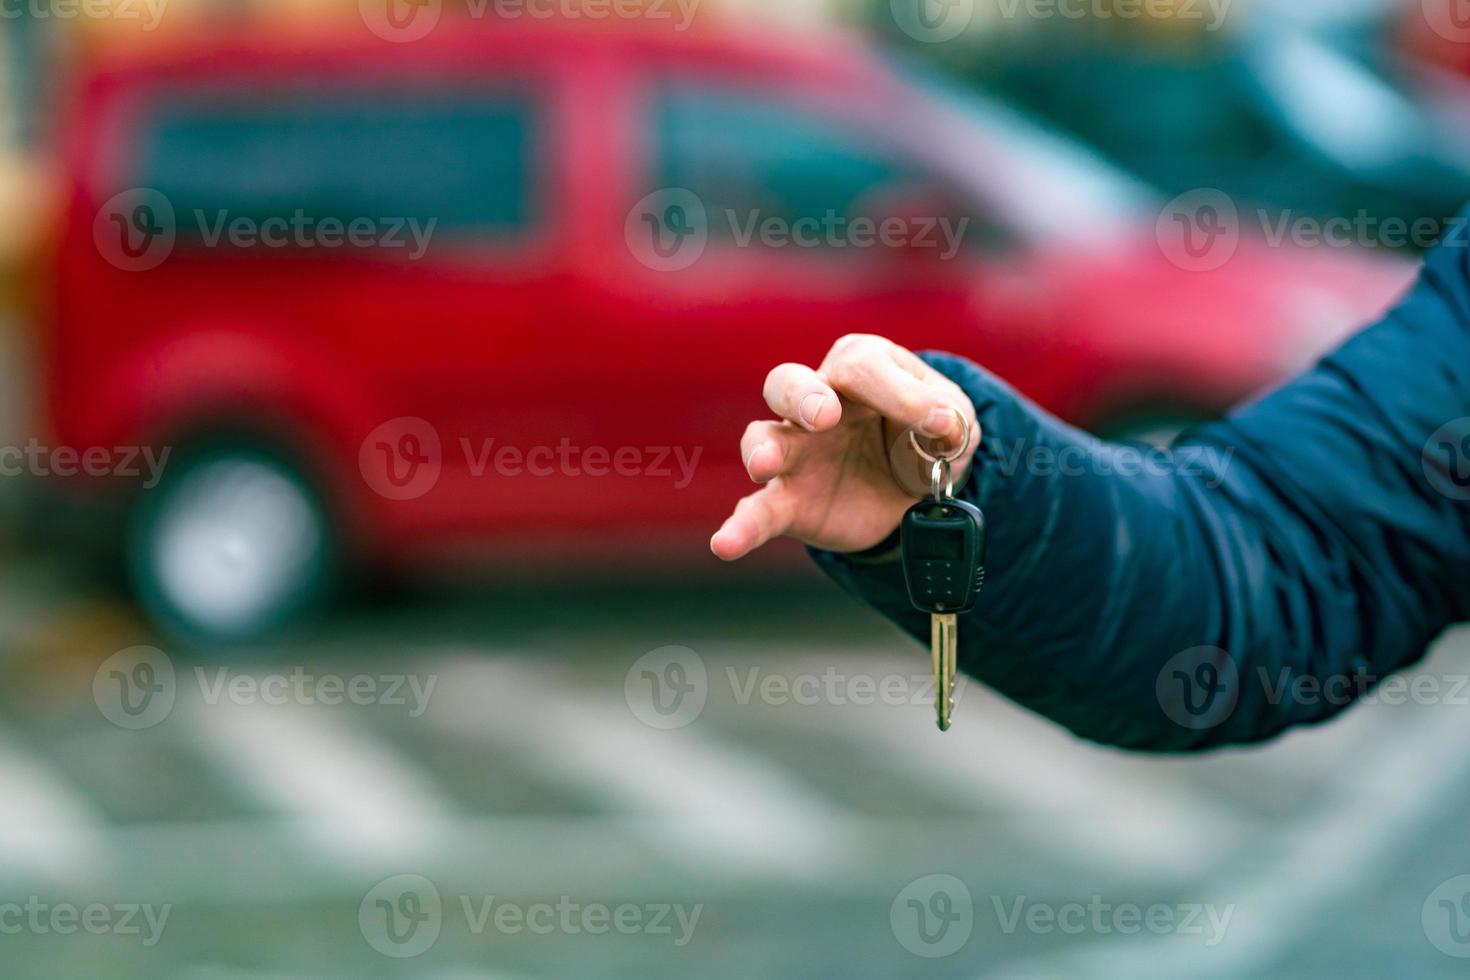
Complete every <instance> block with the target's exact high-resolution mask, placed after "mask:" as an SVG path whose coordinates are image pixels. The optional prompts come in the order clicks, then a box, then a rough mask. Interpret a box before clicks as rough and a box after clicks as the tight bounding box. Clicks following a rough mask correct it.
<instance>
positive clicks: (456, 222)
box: [134, 90, 542, 237]
mask: <svg viewBox="0 0 1470 980" xmlns="http://www.w3.org/2000/svg"><path fill="white" fill-rule="evenodd" d="M540 110H541V107H540V105H539V104H537V103H536V102H535V101H534V98H533V97H532V96H530V95H520V94H517V95H510V94H506V93H499V94H481V93H471V94H466V93H462V92H454V93H448V92H434V93H422V92H420V93H410V94H406V93H404V92H402V91H399V92H394V93H392V94H383V95H380V94H368V93H363V92H354V93H351V94H343V93H322V94H311V93H304V92H301V91H297V90H293V91H291V92H289V93H283V94H281V95H278V96H275V97H267V96H262V95H260V94H258V93H254V94H251V95H249V96H241V95H237V94H233V93H232V94H231V95H229V96H219V97H200V96H192V97H189V98H188V99H187V100H180V99H175V100H171V101H167V102H163V103H161V104H158V105H157V106H155V107H154V108H153V109H152V111H151V119H150V120H149V122H148V123H147V124H146V125H145V133H146V135H145V136H144V138H143V143H142V145H141V147H140V148H139V150H140V154H141V157H140V159H139V165H138V168H137V172H136V174H135V177H134V185H135V186H142V187H149V188H152V189H154V190H157V191H160V192H161V193H163V194H164V195H165V196H166V197H167V198H168V199H169V201H170V203H171V204H172V205H173V207H174V210H175V213H176V214H177V215H178V216H179V232H180V235H181V237H183V236H185V235H186V234H187V233H189V232H191V231H193V230H194V229H195V228H196V227H197V226H198V224H199V222H198V220H197V217H196V212H202V213H203V215H202V217H204V218H205V219H206V223H207V224H212V223H214V222H216V221H217V220H218V218H219V217H220V216H222V215H227V216H228V218H229V219H234V218H237V217H240V218H247V219H251V220H254V221H257V222H261V221H265V220H267V219H272V218H285V219H287V220H290V219H291V218H292V217H293V216H295V215H297V214H298V213H301V212H304V213H305V215H306V216H307V217H309V218H310V219H312V220H317V221H320V220H322V219H325V218H338V219H341V220H342V221H343V222H350V221H353V220H358V219H363V218H367V219H370V220H374V221H381V220H384V219H417V220H419V221H421V222H427V221H429V220H435V221H436V227H437V229H438V231H439V232H440V233H441V234H450V235H454V236H456V237H501V236H506V237H509V236H515V235H517V233H519V232H522V231H523V230H525V229H526V228H528V226H530V225H531V224H533V222H534V221H535V219H536V213H535V212H536V210H537V207H536V201H535V200H533V191H532V187H533V185H534V183H535V179H534V176H533V175H534V174H535V171H536V168H537V166H538V158H539V147H538V143H539V138H540V133H539V122H540V120H541V115H542V114H541V111H540Z"/></svg>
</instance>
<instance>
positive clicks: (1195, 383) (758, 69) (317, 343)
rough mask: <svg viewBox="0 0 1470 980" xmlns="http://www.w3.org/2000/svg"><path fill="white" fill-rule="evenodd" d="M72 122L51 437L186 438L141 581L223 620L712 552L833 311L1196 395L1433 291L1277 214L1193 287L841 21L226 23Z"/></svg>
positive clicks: (1035, 149) (88, 79)
mask: <svg viewBox="0 0 1470 980" xmlns="http://www.w3.org/2000/svg"><path fill="white" fill-rule="evenodd" d="M64 136H65V173H66V175H67V180H68V200H67V209H66V218H65V222H64V226H63V228H62V231H61V237H60V240H59V243H58V247H57V248H56V249H55V251H54V281H55V291H54V308H53V311H52V321H53V322H52V323H51V324H50V327H51V330H50V336H49V350H50V358H49V377H48V385H47V388H48V391H47V394H48V399H49V411H50V419H51V422H52V427H53V433H52V437H53V438H54V439H55V441H56V443H57V444H58V445H65V446H71V447H77V448H86V447H127V446H138V445H146V446H151V447H167V448H169V449H170V452H171V454H170V456H169V458H168V461H167V465H166V467H164V468H163V471H162V476H161V478H160V480H159V482H158V485H157V486H153V487H151V488H149V489H147V490H146V491H139V490H137V489H136V488H134V491H133V492H130V493H129V494H128V506H129V507H130V511H131V513H130V517H129V520H128V534H129V547H128V549H127V553H128V555H129V556H130V557H129V567H130V572H131V576H132V581H133V583H134V585H135V587H136V589H137V591H138V593H139V595H140V596H141V597H142V599H143V600H144V602H145V604H146V605H147V606H148V607H149V608H150V610H151V611H152V612H153V613H154V614H155V615H156V616H157V617H158V618H160V619H161V620H162V621H164V622H166V623H168V624H170V625H172V626H174V627H175V628H177V629H179V630H182V631H184V632H187V633H189V634H192V635H194V636H196V637H202V638H208V639H226V638H232V637H245V636H251V635H256V634H258V633H260V632H261V631H263V630H267V629H270V628H272V627H274V626H277V625H279V624H281V623H282V622H284V621H286V620H288V619H290V618H292V617H293V616H294V615H296V614H297V613H299V612H301V611H302V610H303V609H304V608H306V607H308V606H310V605H312V604H314V603H315V602H317V601H318V600H319V599H320V597H321V596H322V595H323V594H325V592H326V590H327V589H328V586H329V584H330V583H331V581H332V580H333V579H334V577H335V576H336V575H337V574H338V573H339V572H341V571H342V570H344V569H363V568H373V569H377V568H381V567H386V566H402V565H404V564H406V563H417V562H420V561H422V560H430V559H442V558H444V557H446V556H449V555H466V554H473V555H477V556H481V557H490V558H493V559H495V560H497V561H499V562H502V563H507V562H514V565H513V566H511V567H515V568H516V569H517V570H518V571H519V570H523V569H529V568H531V567H532V565H531V562H532V561H534V562H537V563H539V564H541V565H542V566H545V567H549V568H556V569H560V570H562V571H565V570H566V569H569V568H571V567H573V563H574V562H575V563H576V567H578V568H582V567H607V566H608V565H609V564H612V563H619V562H625V561H627V560H629V559H631V558H634V557H640V556H642V557H657V558H658V559H659V560H660V561H661V562H663V563H664V564H665V565H666V566H668V567H671V568H674V569H677V570H687V569H689V568H690V566H691V564H692V563H694V562H699V561H705V560H710V561H712V559H709V557H708V552H707V551H706V549H705V541H706V538H707V535H708V534H709V533H710V531H711V530H712V529H713V528H714V527H715V526H716V525H717V523H718V520H719V518H720V517H721V516H722V515H723V514H724V512H725V511H726V510H727V508H728V507H729V506H730V504H731V502H732V501H733V499H734V498H735V497H736V496H738V495H739V494H741V493H744V492H746V490H747V488H748V484H747V481H746V478H745V476H744V472H743V468H742V463H741V460H740V458H739V455H738V450H737V447H738V442H739V438H740V434H741V431H742V429H743V427H744V425H745V423H746V421H747V420H748V419H750V418H752V417H757V416H762V415H765V414H766V409H765V408H764V406H763V404H762V403H761V400H760V391H761V383H762V380H763V378H764V376H765V374H766V372H767V370H768V369H769V368H770V367H771V366H773V365H774V364H776V363H778V362H780V361H783V360H796V361H805V362H808V363H815V362H817V361H818V360H819V359H820V358H821V356H822V354H823V353H824V352H825V351H826V350H827V348H828V347H829V346H830V345H831V344H832V343H833V341H834V340H836V339H837V338H838V337H840V336H841V335H843V334H846V333H850V332H872V333H879V334H883V335H886V336H889V337H891V338H893V339H895V340H897V341H899V342H901V343H903V344H906V345H909V346H912V347H915V348H944V349H949V350H952V351H956V352H959V353H963V354H967V355H970V356H972V357H975V358H978V359H980V360H982V361H983V362H985V363H986V364H987V365H988V366H990V367H991V368H993V369H994V370H995V371H997V372H998V373H1000V374H1002V375H1004V376H1006V377H1007V378H1009V379H1010V380H1011V381H1013V382H1014V383H1015V384H1016V385H1017V386H1018V387H1020V388H1021V389H1022V390H1023V391H1025V392H1027V393H1028V394H1030V395H1031V396H1032V397H1034V398H1036V399H1037V400H1039V401H1040V402H1041V403H1043V404H1045V405H1047V406H1048V407H1050V408H1051V409H1053V410H1055V411H1057V412H1058V413H1060V414H1062V415H1063V416H1066V417H1068V418H1070V419H1072V420H1074V421H1077V422H1080V423H1083V424H1086V425H1090V426H1094V427H1106V426H1109V425H1115V424H1123V423H1124V422H1129V421H1133V422H1136V421H1138V420H1139V419H1141V418H1149V419H1159V418H1166V419H1168V420H1171V421H1173V420H1180V419H1189V418H1197V417H1201V416H1206V415H1210V414H1213V413H1216V412H1218V411H1220V410H1221V409H1223V408H1224V407H1226V406H1228V405H1229V404H1231V403H1232V402H1235V401H1236V400H1238V399H1240V398H1241V397H1242V396H1245V395H1247V394H1250V393H1252V392H1254V391H1256V390H1258V389H1260V388H1262V387H1263V386H1265V385H1268V384H1270V383H1272V382H1273V381H1275V380H1277V379H1279V378H1280V377H1282V376H1283V375H1284V374H1286V373H1288V372H1290V371H1292V370H1295V369H1297V368H1299V367H1301V366H1303V365H1304V364H1305V363H1307V361H1308V360H1309V359H1310V358H1311V357H1312V356H1314V355H1315V354H1317V353H1318V352H1320V351H1322V350H1324V349H1325V348H1327V347H1328V346H1329V345H1331V344H1332V343H1334V342H1335V341H1336V340H1338V339H1340V338H1341V337H1342V336H1343V335H1344V334H1345V333H1346V332H1347V331H1348V330H1349V329H1350V328H1351V327H1353V326H1355V325H1358V324H1361V323H1363V322H1366V321H1367V320H1368V319H1369V318H1370V317H1372V316H1373V315H1374V314H1376V313H1377V312H1378V311H1380V310H1381V309H1382V308H1383V307H1384V306H1385V305H1386V304H1387V302H1388V301H1389V300H1390V299H1391V298H1392V296H1393V295H1394V294H1395V293H1396V292H1397V290H1398V289H1400V288H1401V287H1402V286H1403V285H1404V284H1405V282H1406V280H1407V276H1408V271H1407V269H1406V267H1405V266H1404V265H1402V264H1401V263H1399V262H1397V261H1392V260H1389V259H1370V258H1368V257H1365V256H1364V255H1360V254H1349V253H1346V252H1343V251H1340V250H1334V249H1326V248H1322V249H1315V250H1311V251H1308V250H1302V249H1297V250H1291V249H1288V248H1283V247H1275V248H1268V247H1267V246H1266V244H1265V242H1264V240H1262V239H1261V238H1260V236H1258V235H1251V234H1245V235H1243V236H1242V238H1241V240H1240V242H1239V245H1238V247H1237V248H1236V250H1235V252H1234V255H1233V258H1231V259H1230V261H1228V262H1226V263H1224V264H1223V265H1222V266H1221V267H1219V268H1217V269H1214V270H1213V271H1209V272H1190V271H1186V269H1184V268H1181V264H1188V263H1187V262H1186V263H1179V262H1172V261H1170V258H1169V257H1168V256H1166V254H1165V251H1164V250H1163V249H1161V248H1160V245H1159V241H1158V240H1157V238H1156V235H1155V222H1156V220H1157V219H1158V218H1159V214H1160V211H1159V207H1160V204H1159V202H1156V201H1155V200H1153V198H1152V196H1151V194H1150V192H1149V191H1148V190H1147V189H1146V188H1143V187H1141V186H1139V185H1137V184H1135V183H1133V182H1131V181H1130V180H1128V179H1127V178H1125V177H1123V176H1121V175H1118V174H1116V173H1114V172H1112V171H1110V170H1108V169H1106V167H1104V166H1103V165H1102V164H1100V163H1099V162H1097V161H1096V160H1095V159H1094V158H1093V157H1092V156H1090V155H1089V154H1087V153H1085V152H1084V151H1082V150H1080V149H1079V148H1077V147H1076V146H1074V145H1072V144H1070V143H1067V142H1064V141H1062V140H1060V139H1058V138H1056V137H1053V136H1051V135H1049V134H1047V133H1045V132H1042V131H1040V130H1038V129H1037V128H1035V127H1034V126H1032V125H1031V124H1030V123H1029V122H1028V121H1026V120H1025V119H1023V118H1021V117H1018V116H1016V115H1014V114H1012V113H1011V112H1009V111H1008V110H1006V109H1004V108H1003V107H1000V106H997V105H994V104H990V103H988V102H986V101H984V100H983V99H981V98H979V97H977V96H971V95H963V94H959V93H956V92H951V91H948V90H946V89H944V88H943V86H942V85H939V84H937V83H934V82H931V81H927V80H924V79H922V78H920V77H919V76H917V75H914V74H910V73H908V72H906V71H904V70H901V69H899V68H896V67H895V66H894V65H893V64H891V63H890V62H888V61H887V60H886V59H885V58H884V57H882V56H880V55H879V54H877V53H876V52H874V51H873V50H872V49H870V48H868V47H867V46H865V45H863V44H861V43H857V42H853V41H849V40H842V39H836V40H823V41H818V40H815V39H813V38H811V37H799V38H790V39H774V40H773V39H769V38H762V39H753V38H748V37H738V36H729V35H721V36H714V35H704V34H700V35H693V34H678V33H675V32H672V31H656V30H654V29H652V28H650V29H648V30H640V31H624V32H619V33H616V34H607V33H592V32H588V31H585V30H573V29H569V28H567V27H565V26H559V25H534V26H527V27H526V28H525V29H510V28H508V27H506V26H504V25H499V26H488V25H478V26H468V27H466V28H464V29H462V30H457V31H451V30H442V29H441V30H440V31H439V32H438V33H437V34H436V35H434V36H431V37H429V38H427V39H424V40H422V41H418V42H416V43H412V44H390V43H386V42H383V41H379V40H377V39H374V38H371V37H370V36H364V37H360V38H359V37H345V36H344V37H331V38H317V39H314V40H312V41H311V42H310V43H305V42H303V41H301V40H300V39H296V40H291V41H286V40H279V39H271V38H269V37H260V38H246V39H242V38H240V37H239V36H232V37H230V38H213V39H209V38H199V39H197V40H196V41H194V42H193V43H191V44H188V45H182V46H177V45H176V46H173V47H171V48H170V49H169V50H168V51H167V52H166V53H154V54H134V55H131V56H129V57H127V58H119V59H117V60H114V61H111V62H109V63H107V64H104V65H97V66H94V67H93V68H92V70H90V71H89V72H88V73H87V74H86V76H85V77H84V78H82V79H80V80H79V82H78V85H77V86H76V92H75V97H74V100H73V101H72V102H71V109H70V111H69V114H68V116H67V118H66V127H65V132H64ZM804 219H805V223H804ZM859 219H866V221H868V222H871V224H864V223H863V221H860V220H859ZM884 219H888V224H887V225H881V224H878V222H882V221H883V220H884ZM811 221H816V222H817V224H815V225H813V224H811V223H810V222H811ZM772 222H774V223H772ZM946 222H947V223H946ZM885 227H886V228H888V229H889V230H890V231H893V232H894V234H882V235H878V236H876V237H877V238H878V239H879V240H877V241H874V240H873V239H874V236H873V235H872V234H871V231H872V230H873V229H874V228H880V229H881V228H885ZM354 228H355V229H356V230H357V231H358V232H360V234H358V235H356V236H354V235H353V234H352V230H353V229H354ZM945 229H948V234H947V235H946V233H945ZM957 230H958V231H962V232H963V234H962V235H957V234H955V232H956V231H957ZM793 237H799V238H800V239H801V240H800V242H795V241H793V240H792V239H793ZM94 482H96V483H97V484H98V485H99V486H100V485H103V484H107V483H108V481H100V480H99V481H94ZM145 482H147V481H145ZM109 485H110V484H109Z"/></svg>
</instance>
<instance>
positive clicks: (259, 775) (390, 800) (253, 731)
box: [180, 685, 451, 866]
mask: <svg viewBox="0 0 1470 980" xmlns="http://www.w3.org/2000/svg"><path fill="white" fill-rule="evenodd" d="M190 690H191V689H190V688H189V687H188V686H187V685H183V686H181V693H180V714H181V715H182V717H183V718H184V719H186V721H187V723H188V724H189V725H190V728H191V734H192V735H193V743H194V744H195V745H196V746H197V747H198V749H199V750H200V751H201V752H203V753H204V754H205V755H206V756H207V757H208V758H209V759H211V760H212V761H214V762H215V763H217V764H218V765H219V766H220V767H222V768H223V770H224V771H225V772H226V774H227V775H228V776H230V777H231V778H232V779H234V781H235V782H236V783H237V784H238V785H239V786H240V787H242V788H243V789H244V790H245V791H246V792H247V793H250V794H252V795H253V796H255V797H256V798H257V799H258V800H259V801H261V802H262V803H263V804H264V805H265V806H267V807H268V808H270V809H272V810H274V811H276V812H279V813H281V814H283V815H284V816H286V817H287V818H288V819H289V820H290V822H291V825H292V827H293V828H294V830H295V832H296V833H298V834H299V835H301V836H302V837H303V838H304V839H305V840H306V842H307V844H308V845H309V846H310V847H311V848H312V849H313V850H318V851H319V852H320V853H322V854H324V855H327V856H330V857H331V858H332V859H335V860H337V861H341V862H346V863H347V864H348V865H349V866H357V863H358V862H360V861H361V860H363V859H395V858H410V857H413V856H416V855H421V854H424V853H425V852H426V851H428V850H430V849H432V848H434V847H435V846H437V845H438V844H439V843H441V842H442V839H443V833H444V831H445V827H446V825H447V824H448V823H449V820H450V816H451V807H450V805H449V804H448V803H447V802H446V801H445V800H443V799H442V798H441V796H440V794H439V792H438V790H437V788H436V787H435V786H434V785H433V784H432V782H430V781H429V780H427V779H425V778H424V777H423V776H422V775H421V774H420V773H419V772H418V770H417V769H416V768H415V766H414V765H413V764H412V762H410V761H409V760H407V759H405V758H403V757H401V756H400V755H399V754H398V752H397V751H395V750H394V749H393V748H392V747H391V746H389V745H388V744H387V743H385V742H383V741H382V740H381V739H379V738H377V737H376V736H375V735H373V734H372V733H370V732H368V731H366V730H364V729H360V728H356V727H353V726H350V725H348V724H345V723H343V722H342V720H341V716H340V714H338V713H335V712H334V711H333V710H331V709H321V708H319V707H317V708H313V707H309V706H305V705H299V704H283V705H261V704H237V703H233V702H232V701H231V700H230V699H229V698H228V697H222V698H219V699H218V700H217V701H215V702H214V703H209V702H208V701H206V700H205V699H204V698H203V696H202V695H199V694H198V693H197V692H194V693H193V694H191V695H190V696H187V697H186V696H184V695H185V692H188V691H190Z"/></svg>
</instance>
